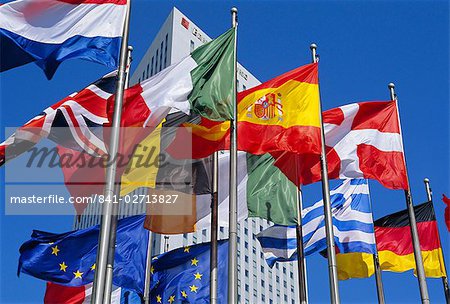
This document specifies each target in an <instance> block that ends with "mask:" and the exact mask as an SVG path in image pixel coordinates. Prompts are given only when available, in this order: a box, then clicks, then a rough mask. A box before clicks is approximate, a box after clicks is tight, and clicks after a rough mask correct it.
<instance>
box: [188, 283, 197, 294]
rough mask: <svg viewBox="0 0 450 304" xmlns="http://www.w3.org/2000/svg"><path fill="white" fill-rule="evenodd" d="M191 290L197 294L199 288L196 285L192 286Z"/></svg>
mask: <svg viewBox="0 0 450 304" xmlns="http://www.w3.org/2000/svg"><path fill="white" fill-rule="evenodd" d="M189 288H190V289H191V292H195V293H197V289H198V287H197V286H195V285H192V286H189Z"/></svg>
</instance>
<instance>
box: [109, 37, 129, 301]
mask: <svg viewBox="0 0 450 304" xmlns="http://www.w3.org/2000/svg"><path fill="white" fill-rule="evenodd" d="M132 52H133V47H132V46H130V45H129V46H128V54H127V66H126V76H125V86H124V89H128V87H129V74H130V73H129V72H130V65H131V61H132V56H131V53H132ZM119 134H120V135H119V138H121V137H122V133H121V131H120V132H119ZM114 195H120V179H119V177H118V176H116V182H115V189H114ZM118 216H119V203H114V204H113V209H112V215H111V217H112V219H111V233H110V235H109V248H108V260H107V263H106V283H105V291H104V297H105V298H104V301H105V303H110V302H111V293H112V280H113V271H114V256H115V251H116V237H117V220H118Z"/></svg>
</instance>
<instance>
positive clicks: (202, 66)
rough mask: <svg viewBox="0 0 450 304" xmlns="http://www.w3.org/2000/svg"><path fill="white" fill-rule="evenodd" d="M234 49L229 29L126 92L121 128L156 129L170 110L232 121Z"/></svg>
mask: <svg viewBox="0 0 450 304" xmlns="http://www.w3.org/2000/svg"><path fill="white" fill-rule="evenodd" d="M234 46H235V29H234V28H231V29H230V30H228V31H227V32H225V33H224V34H222V35H221V36H219V37H218V38H216V39H215V40H213V41H211V42H209V43H207V44H205V45H203V46H201V47H199V48H197V49H196V50H195V51H193V52H192V53H191V54H190V55H189V56H187V57H185V58H184V59H183V60H182V61H181V62H179V63H177V64H174V65H171V66H169V67H168V68H166V69H164V70H163V71H161V72H160V73H158V74H156V75H155V76H153V77H151V78H149V79H147V80H145V81H143V82H141V83H139V84H137V85H135V86H133V87H131V88H129V89H128V90H126V92H125V100H124V116H126V117H125V118H124V119H123V122H122V125H124V126H127V127H128V126H138V125H141V126H142V125H143V126H147V125H151V126H156V125H158V124H159V123H160V122H161V120H162V118H164V117H165V116H166V115H167V113H168V112H169V111H170V110H171V109H176V110H179V111H182V112H184V113H185V114H191V113H197V114H200V115H202V116H204V117H207V118H208V119H211V120H213V121H225V120H229V119H231V118H232V97H233V79H234V77H233V75H234V72H235V71H234V58H235V56H234V52H235V47H234ZM125 110H126V111H125ZM127 117H128V120H127Z"/></svg>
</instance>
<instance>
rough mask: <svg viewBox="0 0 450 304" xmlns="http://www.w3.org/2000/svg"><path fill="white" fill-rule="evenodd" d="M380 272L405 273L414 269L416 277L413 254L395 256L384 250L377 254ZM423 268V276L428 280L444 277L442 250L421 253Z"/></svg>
mask: <svg viewBox="0 0 450 304" xmlns="http://www.w3.org/2000/svg"><path fill="white" fill-rule="evenodd" d="M378 256H379V259H380V267H381V270H384V271H392V272H405V271H408V270H411V269H414V274H415V275H416V271H415V269H416V262H415V259H414V253H410V254H407V255H397V254H395V253H394V252H392V251H388V250H384V251H380V252H378ZM422 259H423V266H424V268H425V276H426V277H428V278H441V277H443V276H446V272H445V269H444V267H443V265H444V263H443V256H442V249H441V248H437V249H434V250H429V251H422Z"/></svg>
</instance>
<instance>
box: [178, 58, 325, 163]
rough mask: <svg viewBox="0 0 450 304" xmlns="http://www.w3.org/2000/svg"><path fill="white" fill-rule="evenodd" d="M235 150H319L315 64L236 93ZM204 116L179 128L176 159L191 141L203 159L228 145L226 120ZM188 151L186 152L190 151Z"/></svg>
mask: <svg viewBox="0 0 450 304" xmlns="http://www.w3.org/2000/svg"><path fill="white" fill-rule="evenodd" d="M237 99H238V118H237V120H238V128H237V130H238V149H239V150H241V151H246V152H249V153H252V154H257V155H260V154H264V153H267V152H273V151H290V152H294V153H309V154H313V155H319V154H320V117H319V114H320V113H319V103H320V98H319V85H318V64H317V63H312V64H308V65H305V66H302V67H299V68H297V69H295V70H292V71H289V72H287V73H285V74H283V75H281V76H278V77H276V78H274V79H272V80H269V81H267V82H265V83H262V84H260V85H258V86H256V87H254V88H251V89H248V90H245V91H242V92H239V93H238V96H237ZM208 118H209V117H206V119H204V118H202V120H201V122H200V123H198V124H186V125H184V127H185V128H180V130H179V132H178V140H177V141H175V142H174V143H173V146H172V147H171V148H170V151H171V153H172V155H173V156H174V157H176V158H186V157H187V156H186V152H185V151H184V150H182V149H180V148H181V147H182V146H184V142H185V141H186V140H192V155H191V156H192V158H201V157H206V156H208V155H210V154H212V153H213V152H215V151H218V150H222V149H226V148H227V147H228V145H229V126H230V124H229V122H222V123H221V122H214V121H211V120H209V119H208ZM189 153H190V151H189Z"/></svg>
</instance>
